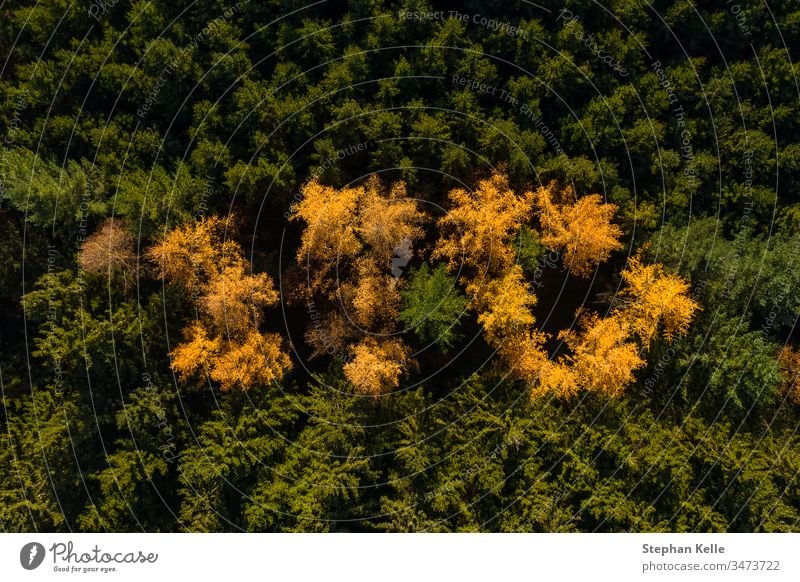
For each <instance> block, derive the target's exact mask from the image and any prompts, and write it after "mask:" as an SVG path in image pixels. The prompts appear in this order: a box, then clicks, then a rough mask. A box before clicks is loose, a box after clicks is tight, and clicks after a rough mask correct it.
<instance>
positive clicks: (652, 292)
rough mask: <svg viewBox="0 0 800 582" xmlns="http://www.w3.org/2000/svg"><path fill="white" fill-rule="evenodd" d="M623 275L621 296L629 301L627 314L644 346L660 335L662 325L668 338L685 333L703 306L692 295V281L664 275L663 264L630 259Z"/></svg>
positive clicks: (625, 311) (626, 309)
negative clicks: (623, 282)
mask: <svg viewBox="0 0 800 582" xmlns="http://www.w3.org/2000/svg"><path fill="white" fill-rule="evenodd" d="M622 278H623V280H624V281H625V283H626V287H625V289H624V290H623V292H622V297H623V299H624V300H627V301H628V303H629V304H628V305H627V307H626V308H625V310H624V313H625V317H626V318H627V319H628V321H629V322H630V325H631V327H632V328H633V331H634V332H635V333H636V334H637V335H638V336H639V338H640V339H641V341H642V343H643V344H644V345H645V347H647V346H649V345H650V342H651V341H652V340H653V339H654V338H655V337H656V336H657V334H658V330H659V326H660V325H663V328H664V336H665V337H666V338H667V339H669V340H671V339H672V338H673V337H674V336H675V335H678V334H681V333H683V332H685V331H686V330H687V329H688V327H689V324H690V323H691V321H692V319H693V317H694V314H695V313H696V312H697V310H698V309H699V308H700V305H699V304H698V303H697V302H696V301H695V300H694V299H692V298H691V297H690V296H689V284H688V283H687V282H686V281H685V280H684V279H682V278H681V277H679V276H677V275H671V274H665V273H664V267H663V266H662V265H660V264H657V263H656V264H653V265H643V264H642V263H641V261H640V260H639V259H638V258H635V257H634V258H631V259H630V261H629V263H628V267H627V268H626V269H625V270H624V271H622Z"/></svg>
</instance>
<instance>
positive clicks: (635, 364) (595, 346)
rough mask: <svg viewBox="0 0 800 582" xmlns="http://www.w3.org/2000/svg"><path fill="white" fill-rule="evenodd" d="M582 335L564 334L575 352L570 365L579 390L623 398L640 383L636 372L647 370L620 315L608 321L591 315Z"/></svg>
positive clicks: (610, 316) (568, 359)
mask: <svg viewBox="0 0 800 582" xmlns="http://www.w3.org/2000/svg"><path fill="white" fill-rule="evenodd" d="M582 328H583V330H582V332H581V333H580V334H574V333H570V332H562V333H561V334H560V337H561V338H562V339H564V341H565V342H566V343H567V345H568V346H569V348H570V350H571V352H572V353H571V354H570V355H569V356H567V357H566V359H565V361H567V362H569V364H570V367H571V369H572V370H571V371H572V373H573V374H574V379H575V381H576V384H577V386H578V387H580V388H583V389H584V390H587V391H590V392H598V393H601V394H604V395H605V396H611V397H616V396H621V395H622V393H623V392H624V391H625V388H627V387H628V385H630V384H631V383H633V382H634V381H635V380H636V377H635V376H634V372H635V371H636V370H638V369H639V368H641V367H642V366H644V364H645V361H644V360H643V359H642V358H641V357H640V356H639V351H640V348H639V346H638V345H637V344H636V343H635V342H633V341H631V328H630V325H629V324H628V323H627V322H626V321H625V319H624V318H623V317H621V316H620V315H619V314H611V315H609V316H607V317H605V318H600V317H598V316H597V315H588V316H586V317H585V318H584V319H583V322H582Z"/></svg>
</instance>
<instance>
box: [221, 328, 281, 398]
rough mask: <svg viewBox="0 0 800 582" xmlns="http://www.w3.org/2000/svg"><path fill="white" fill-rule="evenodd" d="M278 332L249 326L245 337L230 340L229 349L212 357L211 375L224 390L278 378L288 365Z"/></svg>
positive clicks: (242, 387)
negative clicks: (264, 330) (239, 339)
mask: <svg viewBox="0 0 800 582" xmlns="http://www.w3.org/2000/svg"><path fill="white" fill-rule="evenodd" d="M282 343H283V342H282V340H281V338H280V336H278V335H277V334H274V333H267V334H262V333H259V332H258V331H256V330H252V331H251V332H250V333H249V334H248V335H247V337H246V338H245V339H244V341H236V342H229V346H228V349H227V350H225V351H224V352H223V353H221V354H220V355H219V356H218V357H217V358H215V359H214V360H213V367H212V369H211V378H212V379H213V380H215V381H217V382H219V384H220V387H221V388H222V389H223V390H231V389H232V388H239V389H241V390H249V389H250V388H251V387H252V386H254V385H258V384H269V383H271V382H275V381H277V380H279V379H280V378H281V377H282V376H283V375H284V374H285V373H286V372H287V371H288V370H289V369H290V368H291V361H290V360H289V356H288V355H287V354H286V353H285V352H284V351H283V349H282Z"/></svg>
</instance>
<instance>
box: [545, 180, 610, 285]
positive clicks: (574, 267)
mask: <svg viewBox="0 0 800 582" xmlns="http://www.w3.org/2000/svg"><path fill="white" fill-rule="evenodd" d="M555 190H556V186H555V183H550V184H549V185H548V186H546V187H542V188H539V190H537V191H536V208H537V213H538V215H539V222H540V223H541V225H542V231H543V232H542V239H541V240H542V244H544V245H545V246H546V247H548V248H551V249H561V250H562V251H563V253H564V265H565V266H567V268H569V269H570V271H572V272H574V273H575V274H576V275H578V276H588V275H590V274H591V272H592V269H593V267H594V266H595V265H597V264H599V263H602V262H604V261H606V260H608V257H609V256H610V254H611V251H614V250H618V249H621V248H622V245H621V244H620V242H619V238H620V237H621V236H622V230H621V229H620V228H619V227H618V226H617V225H615V224H613V223H612V222H611V219H612V218H613V217H614V213H615V212H616V210H617V207H616V206H615V205H614V204H603V199H602V197H601V196H600V195H599V194H591V195H589V196H584V197H582V198H579V199H578V200H576V201H575V202H564V203H558V202H554V201H553V193H554V191H555ZM574 198H575V191H574V189H573V188H572V186H568V187H567V188H566V189H565V190H564V191H563V192H562V193H561V194H560V195H559V199H560V200H565V201H566V200H572V199H574Z"/></svg>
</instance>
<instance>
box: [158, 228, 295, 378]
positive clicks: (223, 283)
mask: <svg viewBox="0 0 800 582" xmlns="http://www.w3.org/2000/svg"><path fill="white" fill-rule="evenodd" d="M227 224H229V222H228V221H223V220H221V219H220V218H217V217H209V218H207V219H205V220H203V221H200V222H197V223H194V224H188V225H185V226H181V227H177V228H175V229H174V230H172V231H170V232H168V233H166V234H165V236H164V237H163V239H162V240H161V241H160V242H159V243H157V244H156V245H154V246H153V247H152V248H151V249H150V250H149V251H148V253H147V254H148V256H149V257H150V259H151V260H152V261H153V263H154V264H155V267H156V272H157V273H158V275H159V276H161V277H164V278H166V279H167V280H168V281H170V282H172V283H175V284H178V285H180V286H182V287H183V288H185V289H187V290H189V291H190V292H191V297H192V298H193V299H194V300H195V301H196V306H197V308H198V313H199V315H200V317H199V319H198V321H196V322H195V323H194V324H192V325H190V326H189V327H188V328H187V329H186V330H185V331H184V336H185V338H186V341H185V342H183V343H181V344H179V345H177V346H176V347H175V349H173V350H172V352H171V354H170V355H171V358H172V369H173V370H175V372H176V373H177V374H178V376H179V377H180V378H181V379H182V380H187V379H189V378H191V377H193V376H197V375H199V374H205V375H208V376H210V377H211V378H212V379H213V380H215V381H217V382H219V384H220V387H221V388H222V390H230V389H233V388H240V389H243V390H247V389H249V388H250V387H251V386H253V385H254V384H257V383H266V382H272V381H274V380H276V379H277V378H279V377H281V376H282V375H283V374H284V373H285V372H286V371H287V370H289V368H290V367H291V362H290V360H289V357H288V355H287V354H286V353H284V351H283V350H282V347H281V344H282V342H281V339H280V337H279V336H277V335H276V334H262V333H260V332H259V331H258V326H259V325H260V324H261V322H262V319H263V314H262V310H263V309H264V308H265V307H268V306H271V305H274V304H275V303H276V302H277V301H278V293H277V292H276V291H275V287H274V285H273V283H272V279H271V278H270V277H269V276H268V275H266V274H263V273H262V274H250V273H248V272H247V266H246V265H247V264H246V262H245V260H244V257H243V256H242V255H243V252H242V249H241V247H240V246H239V245H238V243H236V242H234V241H233V240H231V239H230V238H229V237H227V236H226V225H227Z"/></svg>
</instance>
